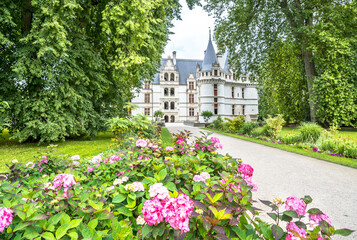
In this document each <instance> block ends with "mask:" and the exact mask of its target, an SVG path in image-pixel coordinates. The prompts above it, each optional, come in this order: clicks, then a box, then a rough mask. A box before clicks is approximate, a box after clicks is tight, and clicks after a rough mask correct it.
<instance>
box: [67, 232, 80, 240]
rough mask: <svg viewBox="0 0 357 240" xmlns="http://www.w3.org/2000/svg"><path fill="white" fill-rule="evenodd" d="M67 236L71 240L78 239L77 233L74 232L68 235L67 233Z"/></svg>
mask: <svg viewBox="0 0 357 240" xmlns="http://www.w3.org/2000/svg"><path fill="white" fill-rule="evenodd" d="M67 235H68V236H70V237H71V240H76V239H78V233H76V232H70V233H67Z"/></svg>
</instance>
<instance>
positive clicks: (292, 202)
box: [285, 196, 306, 216]
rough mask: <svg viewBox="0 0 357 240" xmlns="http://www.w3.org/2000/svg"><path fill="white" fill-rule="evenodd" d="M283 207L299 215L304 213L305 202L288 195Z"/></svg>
mask: <svg viewBox="0 0 357 240" xmlns="http://www.w3.org/2000/svg"><path fill="white" fill-rule="evenodd" d="M285 209H286V210H293V211H295V212H296V213H297V214H299V215H300V216H303V215H305V210H306V203H305V202H304V200H301V199H299V198H297V197H295V196H290V197H288V198H287V199H286V201H285Z"/></svg>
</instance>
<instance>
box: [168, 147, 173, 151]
mask: <svg viewBox="0 0 357 240" xmlns="http://www.w3.org/2000/svg"><path fill="white" fill-rule="evenodd" d="M173 150H174V148H173V147H166V151H173Z"/></svg>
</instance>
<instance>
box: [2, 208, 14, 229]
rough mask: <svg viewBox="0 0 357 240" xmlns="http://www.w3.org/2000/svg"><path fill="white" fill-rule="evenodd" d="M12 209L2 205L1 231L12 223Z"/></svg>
mask: <svg viewBox="0 0 357 240" xmlns="http://www.w3.org/2000/svg"><path fill="white" fill-rule="evenodd" d="M12 218H13V216H12V210H11V209H10V208H6V207H0V232H3V231H4V230H5V228H7V227H8V226H9V225H10V224H11V223H12Z"/></svg>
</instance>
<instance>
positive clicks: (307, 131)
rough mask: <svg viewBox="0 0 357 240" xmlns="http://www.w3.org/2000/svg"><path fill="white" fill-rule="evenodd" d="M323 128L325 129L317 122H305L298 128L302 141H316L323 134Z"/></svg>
mask: <svg viewBox="0 0 357 240" xmlns="http://www.w3.org/2000/svg"><path fill="white" fill-rule="evenodd" d="M323 130H324V129H323V128H322V127H321V126H319V125H317V124H316V123H303V124H302V125H301V126H300V127H299V128H298V134H299V138H300V140H301V141H302V142H310V143H315V142H316V141H317V140H318V139H319V137H320V136H321V133H322V132H323Z"/></svg>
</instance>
